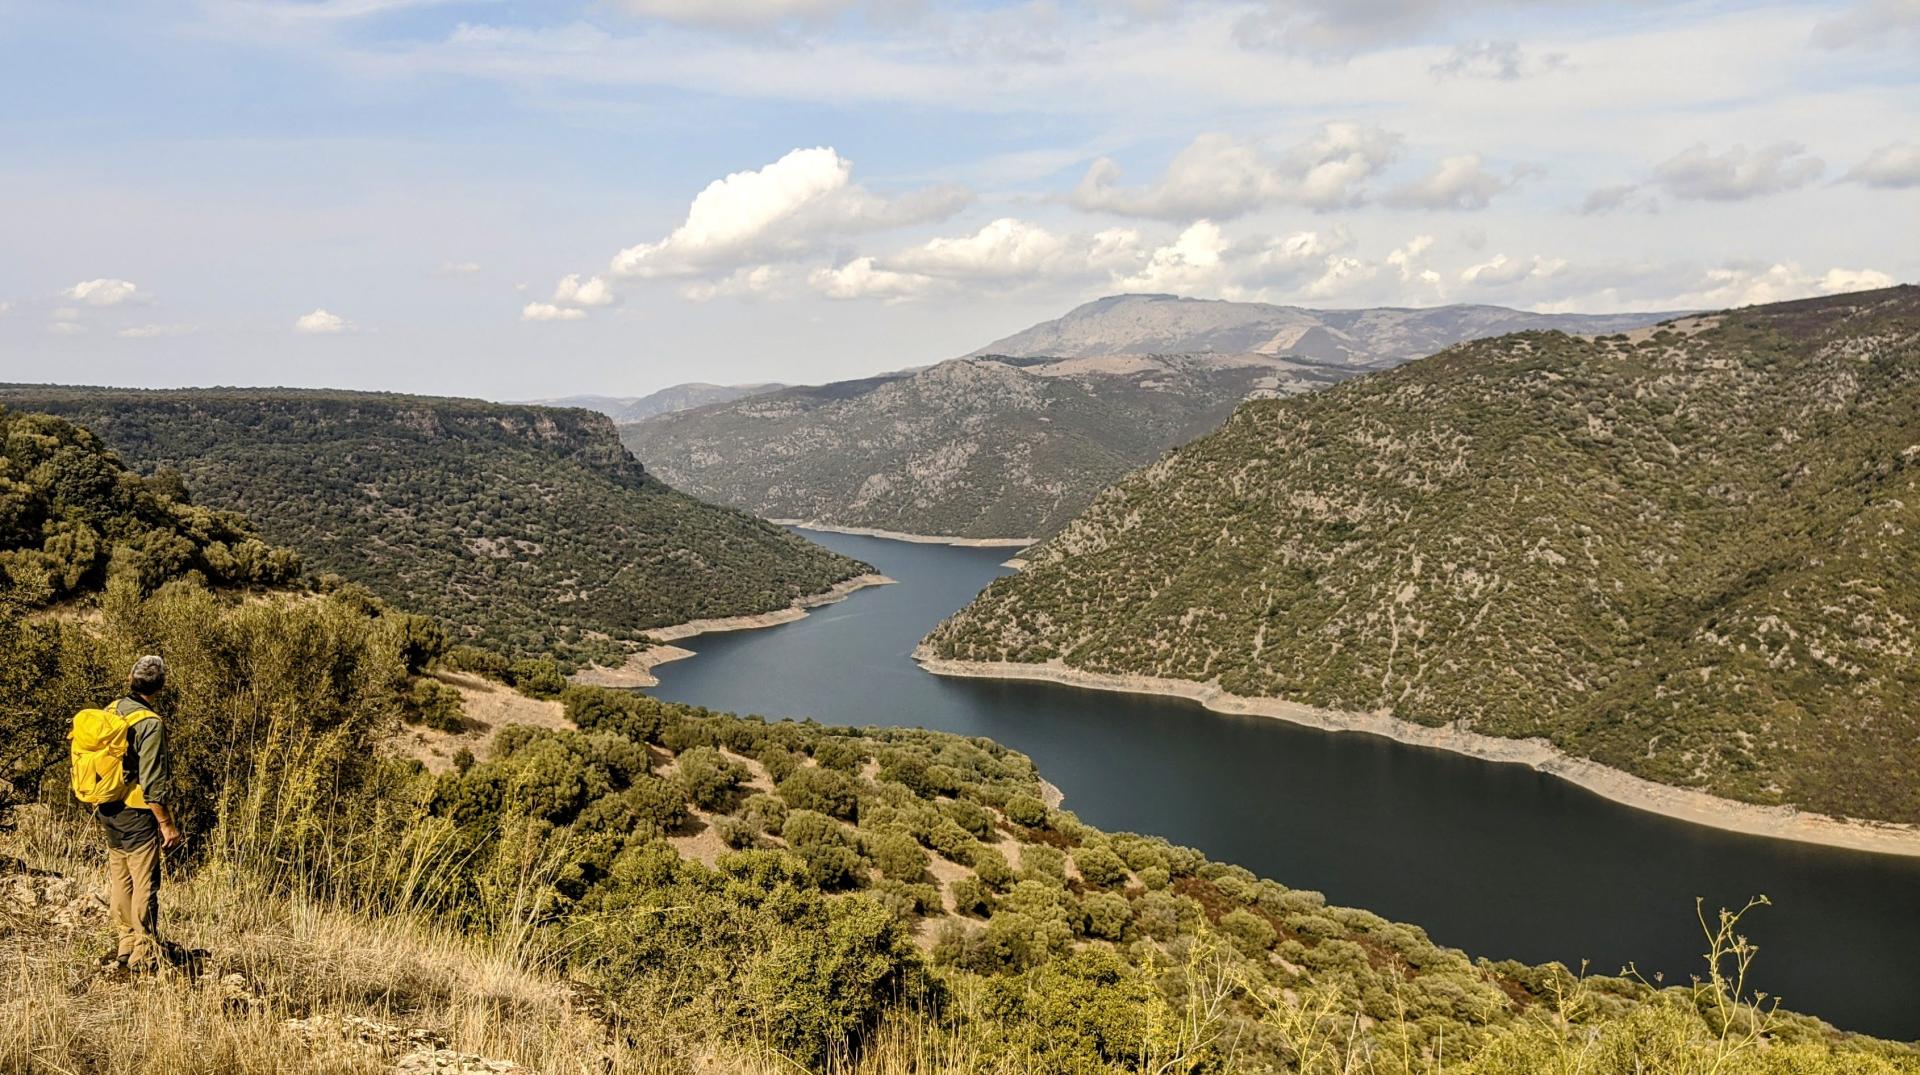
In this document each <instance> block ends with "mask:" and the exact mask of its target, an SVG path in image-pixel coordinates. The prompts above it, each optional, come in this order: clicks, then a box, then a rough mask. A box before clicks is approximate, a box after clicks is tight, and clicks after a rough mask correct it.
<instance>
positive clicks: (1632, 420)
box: [929, 287, 1920, 821]
mask: <svg viewBox="0 0 1920 1075" xmlns="http://www.w3.org/2000/svg"><path fill="white" fill-rule="evenodd" d="M1917 346H1920V289H1916V288H1913V287H1900V288H1893V289H1888V290H1882V291H1874V292H1864V293H1860V294H1854V295H1841V296H1835V297H1831V298H1824V299H1813V300H1807V301H1803V302H1791V303H1782V304H1778V305H1773V306H1763V307H1754V308H1749V309H1744V310H1738V311H1732V312H1728V313H1723V314H1715V315H1710V316H1701V317H1694V318H1687V319H1682V320H1679V321H1677V322H1674V323H1671V324H1668V325H1664V326H1662V327H1661V328H1659V329H1658V330H1656V331H1644V330H1643V331H1639V332H1634V333H1630V334H1624V335H1611V336H1606V337H1601V338H1598V339H1583V338H1577V337H1572V336H1567V335H1563V334H1561V333H1554V332H1530V333H1523V334H1519V335H1514V336H1507V337H1502V338H1499V339H1493V340H1486V341H1480V342H1476V343H1470V344H1465V345H1462V346H1459V347H1455V348H1452V349H1450V350H1448V351H1446V352H1443V353H1441V354H1439V355H1436V356H1434V357H1432V358H1429V359H1426V360H1423V361H1419V362H1415V363H1411V364H1408V365H1406V366H1402V367H1400V368H1398V369H1395V370H1392V371H1390V372H1386V373H1381V374H1376V375H1373V376H1369V377H1366V378H1361V379H1358V380H1354V381H1349V382H1346V383H1344V384H1342V385H1340V386H1338V387H1336V388H1333V389H1331V390H1329V391H1326V392H1323V393H1317V394H1314V395H1311V396H1303V397H1299V398H1295V399H1289V400H1273V401H1256V402H1252V403H1249V404H1247V405H1245V406H1243V407H1241V408H1240V410H1239V411H1238V412H1237V413H1236V414H1235V415H1234V416H1233V418H1232V419H1231V420H1230V421H1229V422H1228V423H1227V424H1226V425H1225V426H1224V427H1223V428H1222V429H1221V430H1220V431H1219V432H1217V433H1215V434H1213V435H1211V436H1208V437H1205V438H1203V439H1201V440H1199V441H1196V442H1195V443H1193V444H1190V445H1188V446H1186V447H1184V448H1182V449H1180V450H1179V451H1177V452H1175V453H1173V454H1171V455H1170V456H1169V457H1168V458H1166V459H1165V460H1163V461H1162V462H1160V463H1158V464H1156V465H1154V466H1152V467H1149V468H1147V469H1145V470H1143V471H1141V472H1139V473H1138V474H1135V475H1133V476H1132V477H1130V478H1128V479H1127V480H1126V481H1124V482H1122V483H1120V484H1119V485H1117V486H1115V487H1114V488H1112V489H1110V490H1108V491H1107V492H1106V493H1105V494H1103V495H1102V496H1101V497H1100V499H1099V500H1098V501H1097V502H1096V503H1095V504H1094V505H1093V506H1092V507H1091V508H1090V509H1089V510H1088V511H1087V512H1086V513H1085V515H1083V516H1082V517H1081V518H1079V519H1078V520H1076V521H1075V522H1074V523H1073V524H1072V525H1071V526H1069V527H1068V528H1067V529H1066V530H1064V531H1063V532H1062V533H1061V534H1059V535H1058V536H1057V537H1055V538H1054V539H1053V540H1051V541H1049V542H1048V543H1047V544H1046V545H1044V546H1042V547H1041V548H1039V549H1037V550H1035V551H1034V552H1033V553H1032V554H1031V556H1030V557H1029V559H1030V561H1031V564H1030V567H1029V568H1028V570H1027V571H1025V572H1024V573H1022V574H1021V575H1019V576H1016V577H1011V578H1006V579H1002V580H1000V581H998V582H996V583H994V584H993V585H992V586H991V587H989V588H988V589H987V591H986V592H985V593H984V594H983V595H982V596H981V597H980V598H979V600H977V601H976V602H975V603H974V604H972V605H970V606H969V607H968V608H966V609H965V610H963V611H962V612H960V613H959V614H957V615H956V616H954V617H953V618H952V619H951V620H949V621H948V622H947V623H946V624H944V625H942V626H941V627H940V628H939V629H938V630H937V631H936V632H935V633H934V634H933V635H932V636H931V637H930V638H929V643H930V645H931V647H932V650H933V651H934V652H935V653H937V654H939V655H941V656H944V657H949V658H958V659H963V660H981V661H1019V662H1042V663H1044V662H1057V663H1059V664H1063V665H1065V666H1067V667H1069V668H1077V669H1084V670H1088V671H1095V672H1102V673H1110V674H1120V675H1135V674H1137V675H1146V676H1157V677H1169V678H1174V679H1183V680H1191V681H1200V682H1217V683H1218V684H1219V685H1220V686H1221V687H1222V688H1224V689H1226V690H1228V691H1231V692H1233V693H1235V694H1240V695H1247V696H1278V697H1282V698H1287V699H1291V700H1294V701H1299V702H1305V703H1309V704H1312V705H1318V706H1322V707H1327V708H1333V709H1344V710H1362V711H1376V710H1378V711H1385V712H1388V713H1391V714H1392V715H1394V716H1397V717H1400V718H1403V719H1405V720H1409V721H1415V722H1418V723H1420V724H1425V725H1433V726H1437V725H1442V724H1448V723H1450V722H1458V724H1459V726H1461V727H1464V728H1467V729H1471V730H1474V731H1478V732H1481V733H1484V734H1488V735H1495V736H1508V737H1517V738H1526V737H1535V736H1540V737H1545V738H1547V739H1549V740H1551V741H1552V742H1553V743H1554V744H1555V745H1556V746H1558V747H1559V748H1560V749H1561V750H1563V751H1565V752H1567V753H1570V754H1573V755H1576V756H1581V757H1587V758H1592V759H1594V760H1597V761H1599V762H1602V763H1603V764H1606V765H1609V766H1612V767H1615V768H1618V769H1622V770H1625V771H1627V772H1630V773H1634V774H1637V775H1640V776H1644V777H1648V778H1651V779H1654V780H1658V781H1662V782H1665V783H1669V784H1674V785H1680V786H1685V787H1692V788H1700V789H1704V790H1707V791H1710V792H1712V793H1714V794H1718V795H1722V796H1727V797H1731V798H1736V799H1742V800H1747V801H1752V802H1758V803H1791V804H1796V805H1799V806H1802V807H1808V808H1813V809H1816V810H1820V811H1825V812H1830V813H1836V814H1842V815H1847V816H1853V817H1862V818H1875V819H1888V820H1897V821H1915V820H1920V768H1916V767H1915V766H1914V765H1913V764H1912V758H1913V751H1914V744H1915V742H1916V741H1917V738H1920V664H1916V659H1915V658H1916V650H1915V637H1914V624H1915V623H1916V622H1920V545H1916V544H1915V542H1914V540H1913V535H1914V534H1915V533H1916V532H1920V488H1916V486H1917V485H1920V353H1917V352H1916V347H1917Z"/></svg>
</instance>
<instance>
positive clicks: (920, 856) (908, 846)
mask: <svg viewBox="0 0 1920 1075" xmlns="http://www.w3.org/2000/svg"><path fill="white" fill-rule="evenodd" d="M866 851H867V857H868V858H870V859H872V860H873V864H874V865H875V866H877V867H879V868H880V872H881V873H883V874H885V875H886V876H888V877H890V878H892V879H894V880H896V881H918V880H920V879H921V878H922V877H925V876H926V873H927V853H926V852H925V851H922V850H921V849H920V841H918V840H915V839H914V838H913V837H912V835H910V834H908V833H905V832H901V831H899V830H898V829H894V830H891V831H888V832H882V833H878V834H875V835H873V836H869V837H867V840H866Z"/></svg>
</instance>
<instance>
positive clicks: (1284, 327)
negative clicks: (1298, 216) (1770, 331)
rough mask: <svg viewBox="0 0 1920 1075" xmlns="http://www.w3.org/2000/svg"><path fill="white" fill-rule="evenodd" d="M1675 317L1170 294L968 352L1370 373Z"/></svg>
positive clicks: (1126, 297) (1093, 305)
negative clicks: (1320, 305) (1230, 360)
mask: <svg viewBox="0 0 1920 1075" xmlns="http://www.w3.org/2000/svg"><path fill="white" fill-rule="evenodd" d="M1681 315H1682V314H1681V313H1679V312H1656V313H1630V314H1540V313H1533V312H1530V311H1526V310H1515V309H1512V308H1510V307H1505V306H1493V305H1488V304H1475V303H1453V304H1449V305H1445V306H1431V307H1417V306H1380V307H1362V308H1354V309H1316V308H1313V307H1306V306H1283V305H1275V304H1271V303H1259V302H1234V301H1230V300H1226V299H1192V298H1184V297H1182V296H1179V295H1169V294H1121V295H1108V296H1105V297H1102V298H1098V299H1094V300H1092V301H1091V302H1086V303H1083V304H1081V305H1079V306H1077V307H1075V308H1073V309H1072V310H1069V311H1067V312H1066V313H1065V314H1063V315H1061V316H1060V317H1058V318H1055V319H1053V320H1051V321H1043V322H1041V323H1040V324H1037V325H1034V326H1032V327H1030V328H1027V329H1023V330H1021V331H1019V332H1016V333H1014V334H1012V335H1010V336H1005V337H1002V338H1001V339H998V340H995V341H994V342H992V343H990V344H988V345H986V346H985V347H982V348H980V349H979V350H977V351H974V352H971V353H970V356H969V357H971V356H977V355H985V354H996V353H997V354H1007V355H1016V356H1026V355H1054V356H1062V357H1089V356H1093V355H1119V354H1138V353H1185V352H1195V351H1206V352H1215V353H1236V352H1250V353H1254V354H1270V355H1286V356H1288V357H1294V358H1312V359H1319V360H1320V361H1323V362H1335V363H1338V364H1340V365H1344V366H1348V367H1353V368H1361V369H1372V368H1379V367H1382V366H1388V365H1394V364H1397V363H1398V362H1402V361H1406V360H1408V359H1412V358H1418V357H1420V356H1422V355H1426V354H1431V353H1432V352H1434V351H1438V350H1440V349H1441V348H1443V347H1447V346H1450V345H1452V344H1455V343H1459V342H1461V341H1463V340H1466V339H1472V338H1476V337H1480V336H1493V335H1500V334H1502V333H1506V332H1515V331H1523V330H1526V329H1546V328H1553V329H1560V330H1563V331H1574V330H1579V331H1584V332H1593V333H1607V332H1616V331H1620V330H1621V329H1625V328H1636V327H1639V326H1640V325H1645V324H1651V323H1654V322H1657V321H1664V320H1668V319H1670V318H1673V317H1677V316H1681Z"/></svg>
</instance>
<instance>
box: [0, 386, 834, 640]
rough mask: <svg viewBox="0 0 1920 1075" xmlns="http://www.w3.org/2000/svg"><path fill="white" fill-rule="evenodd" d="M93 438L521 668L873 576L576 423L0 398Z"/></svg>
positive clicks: (433, 401)
mask: <svg viewBox="0 0 1920 1075" xmlns="http://www.w3.org/2000/svg"><path fill="white" fill-rule="evenodd" d="M0 404H5V405H7V406H9V407H18V408H22V409H31V410H37V411H47V412H52V413H55V414H58V415H60V416H62V417H65V418H68V419H70V420H72V421H75V422H78V423H81V424H83V425H85V426H87V427H88V428H89V429H91V430H93V431H94V432H95V433H97V434H98V435H99V437H100V438H101V439H102V440H104V441H105V442H106V443H107V444H109V445H111V446H112V447H113V448H114V449H116V450H117V451H118V452H119V453H120V455H121V456H122V457H124V458H125V459H127V460H128V461H129V462H131V463H133V464H135V465H136V466H138V467H140V468H141V469H143V470H149V471H150V470H153V469H154V468H158V467H169V468H172V469H174V470H176V471H178V472H179V474H180V475H181V476H183V477H184V478H185V480H186V483H187V485H188V486H189V487H191V488H192V489H193V490H194V493H195V495H196V496H197V497H198V498H199V499H200V500H201V502H203V503H205V504H207V505H209V506H213V507H219V508H227V509H233V510H238V511H244V512H246V513H248V514H249V515H250V516H253V517H255V518H257V519H259V520H261V522H260V527H261V534H262V536H263V537H265V538H266V539H268V540H269V541H272V542H275V543H279V544H284V545H288V546H291V547H292V548H293V549H294V550H296V551H297V552H298V553H300V554H301V556H302V557H303V558H304V559H305V561H306V564H307V566H308V567H309V568H311V569H313V570H315V571H317V572H331V573H335V574H338V575H341V576H343V577H345V578H347V579H349V580H353V581H356V582H360V583H363V584H365V585H366V586H367V587H368V588H369V589H371V590H372V591H373V592H375V593H376V594H378V595H380V596H381V597H384V598H387V599H389V600H391V601H393V602H394V603H395V604H398V605H400V606H401V607H404V608H408V609H411V610H414V611H418V612H424V613H430V614H434V615H437V616H439V617H441V618H442V619H444V620H445V621H446V622H447V623H448V624H449V625H458V626H459V627H461V628H463V629H466V630H469V631H470V632H471V633H472V634H473V636H474V637H475V638H477V639H479V640H480V641H483V642H486V643H489V644H491V645H494V646H496V647H498V648H501V649H505V650H509V651H513V652H519V653H529V654H532V653H544V652H548V651H552V650H555V649H558V650H560V651H562V652H563V653H565V654H567V655H571V656H575V657H579V656H589V655H591V656H599V657H607V658H611V657H614V656H618V655H619V654H620V653H621V652H624V650H625V649H626V648H627V644H628V643H632V642H634V641H636V640H637V639H639V637H640V636H641V634H642V633H643V632H645V631H646V630H648V629H649V628H654V627H663V626H668V625H671V624H676V623H682V622H685V621H687V620H694V619H703V618H708V617H716V616H730V615H736V614H746V613H758V612H766V611H771V610H775V609H780V608H784V607H786V606H787V605H788V604H790V603H791V602H792V601H793V600H794V599H795V598H797V597H800V596H803V595H807V594H813V593H818V592H821V591H825V590H827V589H829V588H831V587H832V586H833V585H834V584H835V583H837V582H840V581H842V580H844V579H847V578H851V577H853V576H855V575H859V574H862V573H863V572H865V571H866V570H867V568H866V566H865V565H863V564H860V563H858V562H856V561H853V560H849V559H847V558H846V557H843V556H839V555H837V554H835V553H831V552H829V551H827V550H826V549H823V548H820V547H819V546H817V545H813V544H811V543H809V542H806V541H802V540H801V539H799V538H797V537H795V536H793V535H792V534H789V533H787V532H786V531H785V530H782V529H781V528H779V527H776V526H772V525H770V524H768V523H765V522H762V521H761V520H758V519H754V518H752V517H750V516H747V515H744V514H741V513H739V512H736V511H732V510H730V509H726V508H719V507H715V506H713V505H711V504H706V503H702V502H700V501H698V500H695V499H694V498H692V497H690V496H687V495H685V494H683V493H679V492H676V491H674V490H673V489H670V488H668V487H667V486H666V485H665V484H664V483H662V482H661V481H659V480H658V479H657V478H654V477H653V476H652V475H650V474H648V473H647V472H646V470H645V469H644V468H643V467H642V466H641V465H640V464H639V463H638V462H636V461H635V460H634V458H633V457H632V456H631V455H629V454H628V453H627V452H626V450H625V449H624V448H622V447H621V446H620V441H619V438H618V436H617V435H616V433H615V431H614V426H613V422H612V421H610V420H609V419H608V418H607V417H606V416H604V415H601V414H596V413H593V412H589V411H584V410H566V409H558V408H551V407H536V406H515V405H507V404H498V403H484V402H481V401H479V400H462V399H440V398H432V397H420V396H400V395H386V394H374V393H347V392H306V391H291V390H279V389H270V390H269V389H185V390H178V391H132V390H120V389H88V388H60V387H47V386H0Z"/></svg>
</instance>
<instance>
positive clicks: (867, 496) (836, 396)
mask: <svg viewBox="0 0 1920 1075" xmlns="http://www.w3.org/2000/svg"><path fill="white" fill-rule="evenodd" d="M1343 375H1344V374H1343V372H1342V371H1339V370H1330V369H1323V368H1320V367H1317V366H1312V365H1306V364H1301V363H1296V362H1290V361H1287V360H1284V359H1273V358H1267V357H1263V356H1259V355H1249V356H1217V355H1191V356H1181V355H1171V356H1153V357H1144V358H1123V359H1094V360H1086V361H1072V362H1060V361H1046V360H1025V359H1006V358H981V359H960V360H956V361H952V362H943V363H941V364H940V365H937V366H934V367H932V368H930V369H926V370H919V371H915V372H911V373H901V374H890V375H887V376H884V377H875V378H870V379H868V380H864V381H847V382H841V383H838V384H831V385H827V386H824V387H820V388H789V389H786V390H784V391H781V392H776V393H772V394H769V395H763V396H756V397H753V398H751V399H744V400H740V401H737V402H734V403H729V404H722V405H719V406H713V407H701V408H698V409H695V410H691V411H683V412H680V413H678V414H670V415H663V416H661V417H658V418H653V419H649V420H648V421H645V422H640V423H637V424H633V425H627V426H623V427H621V438H622V440H624V441H625V442H626V444H627V446H628V447H629V448H631V449H632V450H633V452H634V454H636V455H638V456H640V457H641V458H642V459H645V460H647V463H648V465H649V466H652V467H653V468H654V469H655V470H656V471H657V472H658V473H659V474H660V475H661V476H662V477H664V478H666V479H667V480H668V481H670V482H672V483H674V484H675V485H676V486H679V487H681V488H685V489H687V490H689V491H691V492H693V493H695V494H696V495H699V496H704V497H708V498H710V499H713V500H716V501H719V502H720V503H723V504H731V505H733V506H735V507H738V508H742V509H745V510H747V511H751V512H753V513H755V514H757V515H761V516H764V517H766V518H770V519H800V520H803V521H807V522H822V523H826V524H828V525H832V526H852V527H873V528H876V529H881V530H896V531H902V532H906V533H914V534H936V535H945V536H955V537H966V538H1022V537H1030V536H1033V535H1036V534H1042V533H1046V532H1048V531H1050V530H1052V529H1055V528H1057V527H1059V526H1060V525H1063V524H1064V523H1065V522H1066V521H1067V520H1068V519H1071V518H1072V517H1073V516H1074V514H1075V513H1076V512H1078V511H1079V510H1080V509H1081V508H1082V507H1084V506H1085V505H1086V503H1087V502H1088V501H1089V500H1091V499H1092V498H1093V495H1094V494H1095V493H1096V492H1098V491H1099V490H1100V489H1101V488H1103V487H1104V486H1106V485H1107V484H1109V483H1110V482H1112V481H1114V480H1116V479H1118V478H1119V477H1120V476H1121V475H1123V474H1125V473H1126V472H1127V471H1129V470H1132V469H1133V468H1134V467H1136V466H1138V465H1140V464H1141V463H1142V462H1144V461H1146V460H1148V459H1151V458H1153V457H1154V456H1155V455H1157V454H1159V453H1160V452H1162V451H1165V450H1166V449H1168V448H1170V447H1172V446H1173V445H1175V444H1179V443H1181V442H1182V441H1185V440H1188V439H1191V438H1192V437H1195V436H1198V435H1199V434H1200V433H1202V432H1205V431H1206V430H1208V429H1212V428H1213V427H1214V426H1215V425H1218V424H1219V423H1220V421H1221V420H1222V419H1224V418H1225V417H1226V416H1227V415H1228V414H1229V413H1230V412H1231V411H1232V409H1233V406H1234V404H1235V403H1237V402H1238V401H1240V400H1241V399H1243V398H1245V397H1246V395H1247V394H1248V393H1249V392H1254V391H1266V392H1288V393H1290V392H1300V391H1306V390H1308V389H1311V388H1316V387H1319V386H1321V385H1324V384H1329V383H1331V382H1333V381H1334V380H1337V379H1338V378H1339V377H1341V376H1343Z"/></svg>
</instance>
